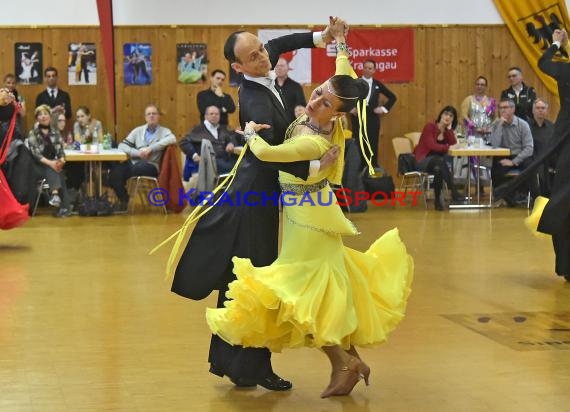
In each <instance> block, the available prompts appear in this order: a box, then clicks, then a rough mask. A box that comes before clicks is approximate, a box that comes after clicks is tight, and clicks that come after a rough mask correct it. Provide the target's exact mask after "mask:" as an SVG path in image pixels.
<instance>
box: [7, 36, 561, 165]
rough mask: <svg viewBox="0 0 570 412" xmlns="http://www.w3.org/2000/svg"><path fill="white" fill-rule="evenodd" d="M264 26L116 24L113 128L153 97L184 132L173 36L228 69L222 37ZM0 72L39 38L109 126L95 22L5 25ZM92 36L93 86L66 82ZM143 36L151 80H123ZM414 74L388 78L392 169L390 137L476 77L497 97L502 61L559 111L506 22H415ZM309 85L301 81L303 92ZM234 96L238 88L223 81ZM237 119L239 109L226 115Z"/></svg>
mask: <svg viewBox="0 0 570 412" xmlns="http://www.w3.org/2000/svg"><path fill="white" fill-rule="evenodd" d="M259 28H261V27H258V26H251V27H249V26H246V27H229V26H212V27H208V26H201V27H197V26H192V27H190V26H185V27H181V26H179V27H174V26H173V27H163V26H160V27H149V26H144V27H135V26H128V27H125V26H123V27H117V28H116V29H115V72H116V90H117V113H118V116H117V128H116V131H117V135H118V138H119V139H121V138H123V137H124V136H126V134H127V133H128V132H129V131H130V130H131V129H132V128H133V127H135V126H137V125H140V124H142V123H143V122H144V116H143V110H144V107H145V105H146V104H147V103H150V102H154V103H157V104H158V105H159V107H160V109H161V112H162V119H161V123H162V124H163V125H165V126H167V127H169V128H170V129H172V130H173V131H174V132H175V133H176V135H178V136H182V135H183V134H185V133H186V132H187V131H188V130H189V129H190V128H191V127H192V126H193V125H194V124H196V123H197V122H198V121H199V115H198V112H197V108H196V94H197V93H198V92H199V91H200V90H202V89H204V88H206V87H207V86H208V85H207V83H205V84H194V85H184V84H179V83H177V71H176V66H177V65H176V43H186V42H192V43H207V44H208V58H209V63H208V69H209V70H210V71H211V70H212V69H215V68H221V69H223V70H224V71H226V72H227V69H228V64H227V62H226V61H225V60H224V58H223V51H222V50H223V44H224V41H225V39H226V37H227V36H228V35H229V34H230V33H231V32H233V31H235V30H248V31H253V32H255V31H256V30H257V29H259ZM0 33H1V35H2V39H3V42H2V45H1V49H0V73H2V74H5V73H8V72H13V71H14V43H15V42H41V43H43V45H44V49H43V51H44V68H45V67H47V66H48V65H53V66H55V67H57V68H58V69H59V71H60V86H61V87H62V88H63V89H65V90H67V91H69V92H70V94H71V99H72V104H73V106H74V107H77V106H78V105H80V104H82V105H87V106H89V107H90V108H91V111H92V113H93V115H94V116H95V117H97V118H99V119H100V120H101V121H102V122H103V126H104V128H105V129H106V130H107V129H109V130H111V131H112V130H113V127H112V114H111V108H110V100H109V96H108V93H107V81H106V78H105V75H104V65H103V53H102V49H101V43H100V39H99V29H98V28H96V27H51V28H50V27H44V28H21V27H16V28H2V29H0ZM79 41H82V42H94V43H96V44H97V53H98V56H97V59H98V61H97V71H98V73H97V74H98V76H97V77H98V83H97V86H67V74H66V70H65V67H66V66H67V58H68V56H67V48H68V44H69V43H71V42H79ZM128 42H145V43H151V44H152V46H153V56H152V63H153V83H152V85H149V86H127V87H125V86H124V82H123V66H122V61H123V56H122V46H123V43H128ZM415 55H416V58H415V79H414V81H413V82H411V83H405V84H390V85H389V87H390V88H391V89H392V90H393V91H394V92H395V93H396V94H397V96H398V102H397V103H396V105H395V106H394V108H393V109H392V111H391V112H390V113H389V114H388V115H386V116H385V117H384V118H383V121H382V124H383V126H382V127H383V129H382V138H381V143H380V160H381V163H382V164H383V165H385V166H386V167H387V168H388V169H389V170H390V171H392V172H395V160H394V155H393V151H392V146H391V138H392V137H395V136H401V135H403V134H404V133H406V132H409V131H415V130H418V131H419V130H421V128H422V127H423V125H424V124H425V123H426V122H427V121H430V120H433V119H434V118H435V117H436V116H437V114H438V112H439V110H440V109H441V108H442V107H443V106H445V105H447V104H452V105H454V106H456V107H457V108H459V105H460V103H461V101H462V100H463V99H464V98H465V96H467V95H469V94H471V93H472V90H473V84H474V81H475V78H476V77H477V76H478V75H484V76H485V77H487V78H488V79H489V89H488V92H489V95H491V96H495V97H498V96H499V95H500V92H501V90H502V89H504V88H506V87H507V78H506V74H507V69H508V68H509V67H511V66H520V67H521V68H522V70H523V72H524V77H525V81H526V82H527V83H528V84H530V85H532V86H534V87H535V88H536V89H537V93H538V95H539V96H542V97H545V98H546V99H547V100H548V101H549V102H550V104H551V110H550V117H551V118H554V117H555V116H556V114H557V112H558V107H559V106H558V102H557V101H556V99H555V97H554V96H552V95H551V94H550V93H548V92H547V91H546V89H545V87H544V86H543V85H542V83H540V81H539V79H538V77H536V75H535V74H534V72H533V71H532V69H531V67H530V66H529V64H528V63H527V62H526V60H525V59H524V57H523V56H522V54H521V52H520V50H519V49H518V47H517V45H516V44H515V42H514V40H513V39H512V37H511V35H510V33H509V32H508V30H507V28H506V27H505V26H455V27H441V26H437V27H432V26H425V27H424V26H419V27H416V29H415ZM313 86H314V85H307V86H305V92H306V94H307V96H308V95H309V93H310V90H311V89H312V87H313ZM42 88H43V86H39V85H30V86H24V85H20V86H19V87H18V90H19V92H20V93H21V94H23V95H24V96H25V97H26V99H27V102H28V113H29V114H28V116H27V125H28V127H29V126H31V125H32V124H33V105H34V101H35V96H36V95H37V94H38V93H39V92H40V91H41V90H42ZM226 90H227V91H228V92H229V93H230V94H232V96H233V97H234V99H236V102H237V97H236V92H237V90H236V89H235V88H230V87H227V89H226ZM230 123H231V124H232V125H234V126H237V115H236V114H234V115H232V116H230Z"/></svg>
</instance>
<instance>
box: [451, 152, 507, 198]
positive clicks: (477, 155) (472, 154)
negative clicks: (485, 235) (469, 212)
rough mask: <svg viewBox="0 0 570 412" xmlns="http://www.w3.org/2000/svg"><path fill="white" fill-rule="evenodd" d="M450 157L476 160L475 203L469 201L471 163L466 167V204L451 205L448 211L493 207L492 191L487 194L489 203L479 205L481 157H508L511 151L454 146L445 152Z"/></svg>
mask: <svg viewBox="0 0 570 412" xmlns="http://www.w3.org/2000/svg"><path fill="white" fill-rule="evenodd" d="M447 153H448V154H449V155H450V156H455V157H463V156H467V157H475V158H477V168H476V172H475V174H476V180H477V203H473V202H472V201H471V162H468V164H467V167H468V170H467V197H466V198H467V202H466V203H463V204H451V205H449V208H450V209H481V208H490V207H493V191H492V190H491V193H490V194H489V203H488V204H486V203H481V185H480V183H481V182H480V177H481V170H480V168H479V165H480V164H481V157H482V156H510V155H511V150H510V149H507V148H504V147H491V146H465V145H455V146H451V147H450V148H449V151H448V152H447Z"/></svg>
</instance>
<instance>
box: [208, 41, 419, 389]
mask: <svg viewBox="0 0 570 412" xmlns="http://www.w3.org/2000/svg"><path fill="white" fill-rule="evenodd" d="M335 40H336V41H337V51H338V54H337V60H336V65H337V69H336V75H335V76H333V77H332V78H330V79H329V80H328V81H326V82H325V83H323V84H322V85H321V86H319V87H317V88H316V89H315V90H314V92H313V93H312V95H311V98H310V101H309V103H308V104H307V107H306V114H305V115H303V116H301V117H299V118H298V119H297V120H296V121H295V122H293V124H292V125H291V126H290V127H289V129H288V131H287V136H286V140H285V142H284V143H283V144H282V145H278V146H270V145H269V144H268V143H266V142H265V141H264V140H263V139H262V138H261V137H259V136H257V134H256V132H257V131H259V130H261V129H262V128H265V127H268V126H266V125H257V124H255V123H253V122H249V123H248V124H247V125H246V128H245V130H244V135H245V136H246V139H247V140H248V144H249V147H250V150H251V151H252V152H253V154H255V156H256V157H258V158H259V159H261V160H263V161H269V162H291V161H296V160H311V159H319V158H320V157H321V156H322V155H323V153H325V152H326V151H327V150H328V149H330V148H331V147H332V146H333V145H335V144H336V145H338V146H339V147H340V149H341V154H340V155H339V160H338V162H337V163H336V164H335V165H334V166H333V167H331V168H329V169H326V170H322V171H320V172H319V173H318V174H317V175H315V176H312V177H309V178H308V179H307V180H306V181H304V180H301V179H299V178H296V177H294V176H292V175H290V174H287V173H284V172H280V174H279V181H280V184H281V187H282V189H283V192H284V194H286V195H285V196H284V198H283V199H284V206H283V218H284V219H283V220H284V222H283V243H282V248H281V252H280V254H279V257H278V258H277V260H276V261H275V262H274V263H273V264H272V265H270V266H266V267H254V266H253V265H252V263H251V261H250V260H249V259H243V258H239V257H234V258H233V263H234V273H235V274H236V277H237V280H235V281H234V282H232V283H231V284H230V286H229V291H228V292H227V296H228V297H230V298H231V299H232V300H230V301H228V302H226V307H225V308H220V309H208V310H207V315H206V317H207V321H208V324H209V326H210V328H211V330H212V331H213V333H215V334H217V335H218V336H220V337H221V338H222V339H224V340H226V341H227V342H229V343H231V344H234V345H243V346H248V347H267V348H269V349H270V350H271V351H273V352H279V351H281V349H282V348H285V347H288V348H296V347H302V346H310V347H316V348H320V349H322V350H323V352H324V353H325V354H326V355H327V357H328V358H329V360H330V362H331V365H332V374H331V381H330V384H329V385H328V387H327V388H326V389H325V390H324V392H323V393H322V394H321V396H322V397H328V396H332V395H347V394H349V393H350V392H351V391H352V389H353V387H354V386H355V385H356V384H357V383H358V381H359V380H360V379H361V378H364V380H365V382H366V384H368V377H369V374H370V368H369V367H368V366H367V365H366V364H365V363H364V362H363V361H362V360H361V358H360V356H359V355H358V353H357V351H356V349H355V346H370V345H374V344H377V343H380V342H382V341H384V340H385V339H386V336H387V334H388V333H389V332H390V331H391V330H392V329H394V328H395V326H396V325H397V324H398V322H399V321H400V320H401V319H402V318H403V316H404V310H405V306H406V301H407V297H408V295H409V293H410V284H411V281H412V276H413V261H412V258H411V257H410V256H409V255H408V254H407V252H406V248H405V246H404V244H403V243H402V241H401V240H400V238H399V235H398V230H397V229H392V230H391V231H389V232H387V233H386V234H384V235H383V236H382V237H381V238H380V239H378V240H376V241H375V242H374V243H373V244H372V246H371V247H370V248H369V249H368V250H367V251H366V252H365V253H361V252H358V251H355V250H353V249H350V248H347V247H345V246H344V245H343V243H342V238H341V236H342V235H356V234H357V233H358V232H357V230H356V228H355V227H354V225H353V224H352V223H351V222H350V221H349V220H348V219H346V218H345V217H344V215H343V213H342V211H341V209H340V207H339V206H338V205H337V204H336V199H335V198H334V194H333V192H332V191H331V189H330V187H329V184H328V182H332V183H336V184H338V183H340V180H341V177H342V171H343V169H344V164H343V163H344V162H343V150H344V134H343V130H342V126H341V121H340V119H339V117H340V116H342V114H343V113H346V112H349V111H350V110H352V109H353V108H354V107H356V106H357V101H359V100H362V99H364V98H366V96H367V95H368V85H367V83H366V82H364V81H363V80H361V79H356V75H355V74H354V71H353V70H352V68H351V67H350V63H349V61H348V51H347V47H346V43H345V39H344V35H341V36H339V37H338V38H336V39H335Z"/></svg>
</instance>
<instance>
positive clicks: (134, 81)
mask: <svg viewBox="0 0 570 412" xmlns="http://www.w3.org/2000/svg"><path fill="white" fill-rule="evenodd" d="M123 75H124V81H125V85H126V86H140V85H146V84H151V83H152V46H151V45H150V43H125V44H124V45H123Z"/></svg>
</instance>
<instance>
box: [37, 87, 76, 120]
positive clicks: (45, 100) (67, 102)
mask: <svg viewBox="0 0 570 412" xmlns="http://www.w3.org/2000/svg"><path fill="white" fill-rule="evenodd" d="M42 104H47V105H48V106H49V107H52V108H53V107H55V106H59V105H62V106H63V107H65V118H66V119H71V115H72V110H71V99H70V97H69V94H68V93H67V92H65V91H63V90H61V89H57V95H56V96H55V99H52V98H51V97H50V95H49V93H48V91H47V89H46V90H44V91H43V92H41V93H40V94H38V95H37V97H36V107H38V106H40V105H42Z"/></svg>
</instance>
